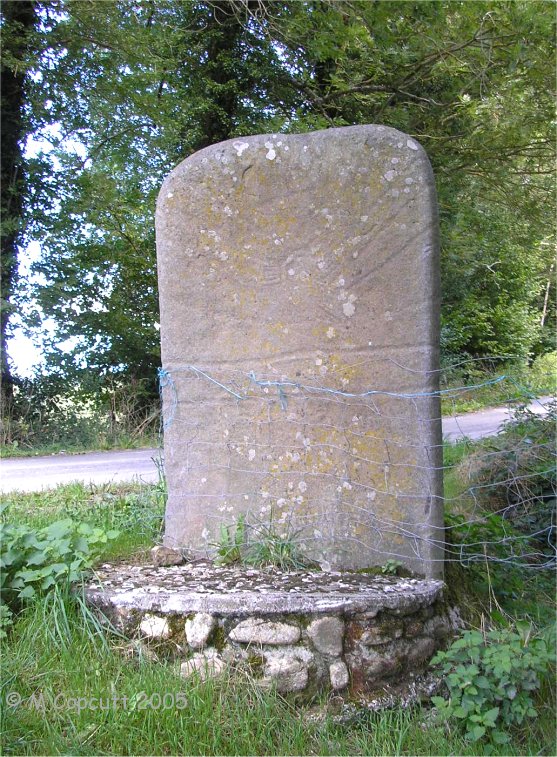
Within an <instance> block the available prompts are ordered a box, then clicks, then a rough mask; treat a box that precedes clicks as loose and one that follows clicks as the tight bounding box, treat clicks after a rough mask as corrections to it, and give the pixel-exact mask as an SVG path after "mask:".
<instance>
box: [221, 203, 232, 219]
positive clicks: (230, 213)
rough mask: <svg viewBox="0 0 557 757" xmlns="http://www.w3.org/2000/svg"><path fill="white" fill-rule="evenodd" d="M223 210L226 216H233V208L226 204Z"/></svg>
mask: <svg viewBox="0 0 557 757" xmlns="http://www.w3.org/2000/svg"><path fill="white" fill-rule="evenodd" d="M222 212H223V213H224V215H225V216H231V215H233V211H232V209H231V208H229V206H228V205H225V206H224V208H223V209H222Z"/></svg>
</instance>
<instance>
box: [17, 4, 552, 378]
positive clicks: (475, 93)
mask: <svg viewBox="0 0 557 757" xmlns="http://www.w3.org/2000/svg"><path fill="white" fill-rule="evenodd" d="M36 8H38V9H39V11H38V16H39V23H38V30H37V34H38V42H37V49H38V50H39V51H40V52H39V53H38V54H37V56H36V63H35V65H34V67H33V69H32V76H31V77H28V78H27V80H26V81H25V94H26V97H27V98H28V101H29V113H30V118H31V123H32V125H33V128H34V130H35V132H36V133H44V132H45V129H46V130H47V131H48V129H50V132H49V133H50V134H51V139H52V142H53V147H52V150H50V151H49V152H45V153H43V154H42V155H39V156H38V157H37V158H35V159H34V160H33V161H30V165H29V170H30V190H29V199H30V208H31V211H32V212H31V219H30V224H29V226H28V231H27V234H28V238H31V237H32V238H34V239H39V240H40V241H41V245H42V247H43V251H44V255H43V259H42V260H41V262H40V263H39V264H38V265H37V266H36V273H38V274H40V275H41V276H42V280H41V281H40V283H39V284H38V285H37V286H36V289H35V292H34V296H35V297H36V301H37V303H38V305H39V309H38V310H37V316H36V318H37V322H38V321H39V320H40V318H41V317H44V316H50V317H53V318H54V319H55V320H56V323H57V331H56V333H55V335H54V337H53V339H52V344H51V345H50V353H49V360H50V365H51V368H52V369H53V370H56V371H58V372H59V374H60V375H61V376H70V375H75V374H76V373H79V371H81V370H82V369H83V368H84V367H85V366H88V368H90V369H92V370H93V371H95V373H96V374H97V375H98V376H99V377H101V379H102V377H109V378H110V377H114V376H118V375H121V376H123V377H127V378H128V379H130V380H131V379H133V380H149V381H151V383H152V385H153V389H154V377H155V369H156V366H157V364H158V359H159V358H158V334H157V331H156V322H157V289H156V276H155V255H154V238H153V226H154V224H153V214H154V202H155V195H156V193H157V189H158V187H159V186H160V183H161V182H162V179H163V178H164V176H165V175H166V174H167V173H168V171H169V170H170V168H171V167H173V166H174V165H175V164H176V163H177V162H178V161H179V160H181V159H182V158H184V157H186V156H187V155H189V154H191V153H192V152H193V151H195V150H197V149H200V148H202V147H204V146H206V145H208V144H211V143H212V142H215V141H220V140H222V139H226V138H228V137H233V136H237V135H244V134H253V133H261V132H276V131H279V130H281V131H305V130H310V129H315V128H325V127H329V126H341V125H345V124H357V123H374V122H375V123H378V122H379V123H384V124H386V125H389V126H393V127H395V128H398V129H401V130H403V131H406V132H409V133H410V134H412V135H413V136H415V137H416V138H417V139H418V140H419V141H421V142H422V144H423V145H424V147H425V148H426V150H427V151H428V153H429V155H430V157H431V160H432V163H433V166H434V170H435V172H436V176H437V180H438V191H439V198H440V208H441V222H442V247H443V250H442V258H443V260H442V264H443V270H442V273H443V293H444V303H443V320H444V344H445V349H446V351H447V352H468V353H473V354H493V353H494V352H502V351H505V352H507V351H512V352H518V353H519V354H521V355H525V356H526V355H529V354H530V353H532V352H535V351H537V350H539V349H542V347H541V345H542V344H543V336H540V323H541V320H542V319H541V313H542V311H544V310H545V311H546V312H545V318H544V321H545V323H546V324H547V323H550V322H551V318H550V317H549V315H548V312H547V310H548V308H551V307H554V301H555V295H554V292H553V293H552V292H551V288H550V290H547V281H548V276H549V269H550V261H549V254H550V250H551V247H550V245H549V244H548V240H550V239H551V235H552V227H553V217H554V213H553V205H554V201H553V196H552V192H551V177H552V171H553V159H554V144H553V139H552V135H550V134H549V132H548V125H549V123H550V122H551V119H552V116H553V95H552V90H553V86H554V81H553V65H552V60H553V35H552V30H551V25H552V14H551V13H550V6H549V4H548V3H544V2H514V3H506V2H497V1H494V2H489V3H485V2H466V3H463V2H437V0H432V1H431V2H421V3H409V2H360V1H359V0H339V2H331V1H330V0H312V1H311V2H309V1H308V2H286V1H285V2H280V1H279V0H276V1H275V0H272V1H269V2H262V1H259V0H230V1H229V2H225V1H224V0H219V1H217V0H214V1H212V2H211V1H209V0H206V1H205V2H198V1H196V0H189V1H188V2H178V1H177V0H174V1H171V0H166V1H162V2H152V1H146V2H143V3H132V2H130V0H121V1H119V2H114V3H102V4H101V3H75V2H66V1H65V0H57V1H56V2H55V1H54V0H52V1H51V2H47V1H46V0H44V1H43V2H41V3H40V4H37V5H36ZM53 124H55V125H57V126H56V130H55V131H54V132H53V131H52V125H53ZM76 141H77V143H78V145H77V146H76ZM546 291H549V294H548V296H547V297H546V296H545V293H546ZM64 339H65V340H68V339H72V340H74V345H75V346H74V349H73V352H72V351H69V352H68V351H62V350H60V349H59V347H58V346H57V344H58V343H59V342H60V341H61V340H64ZM66 344H68V342H66Z"/></svg>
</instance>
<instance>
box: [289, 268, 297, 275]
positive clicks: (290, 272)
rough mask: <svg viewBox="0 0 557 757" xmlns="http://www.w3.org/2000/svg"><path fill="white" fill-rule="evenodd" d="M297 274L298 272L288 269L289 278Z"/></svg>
mask: <svg viewBox="0 0 557 757" xmlns="http://www.w3.org/2000/svg"><path fill="white" fill-rule="evenodd" d="M295 273H296V271H295V270H294V269H293V268H289V269H288V275H289V276H294V274H295Z"/></svg>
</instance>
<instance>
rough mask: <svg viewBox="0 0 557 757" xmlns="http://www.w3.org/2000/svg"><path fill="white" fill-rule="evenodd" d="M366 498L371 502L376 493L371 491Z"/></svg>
mask: <svg viewBox="0 0 557 757" xmlns="http://www.w3.org/2000/svg"><path fill="white" fill-rule="evenodd" d="M366 496H367V498H368V499H370V500H371V501H372V502H373V500H374V499H375V497H377V492H376V491H375V489H373V490H372V491H369V492H368V493H367V495H366Z"/></svg>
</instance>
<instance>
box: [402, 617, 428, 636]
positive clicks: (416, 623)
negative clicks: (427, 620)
mask: <svg viewBox="0 0 557 757" xmlns="http://www.w3.org/2000/svg"><path fill="white" fill-rule="evenodd" d="M423 629H424V624H423V623H422V621H421V620H418V619H417V618H412V619H409V620H407V621H406V622H405V624H404V633H405V635H406V636H407V637H408V638H410V639H413V638H414V637H415V636H419V635H420V634H421V633H422V631H423Z"/></svg>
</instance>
